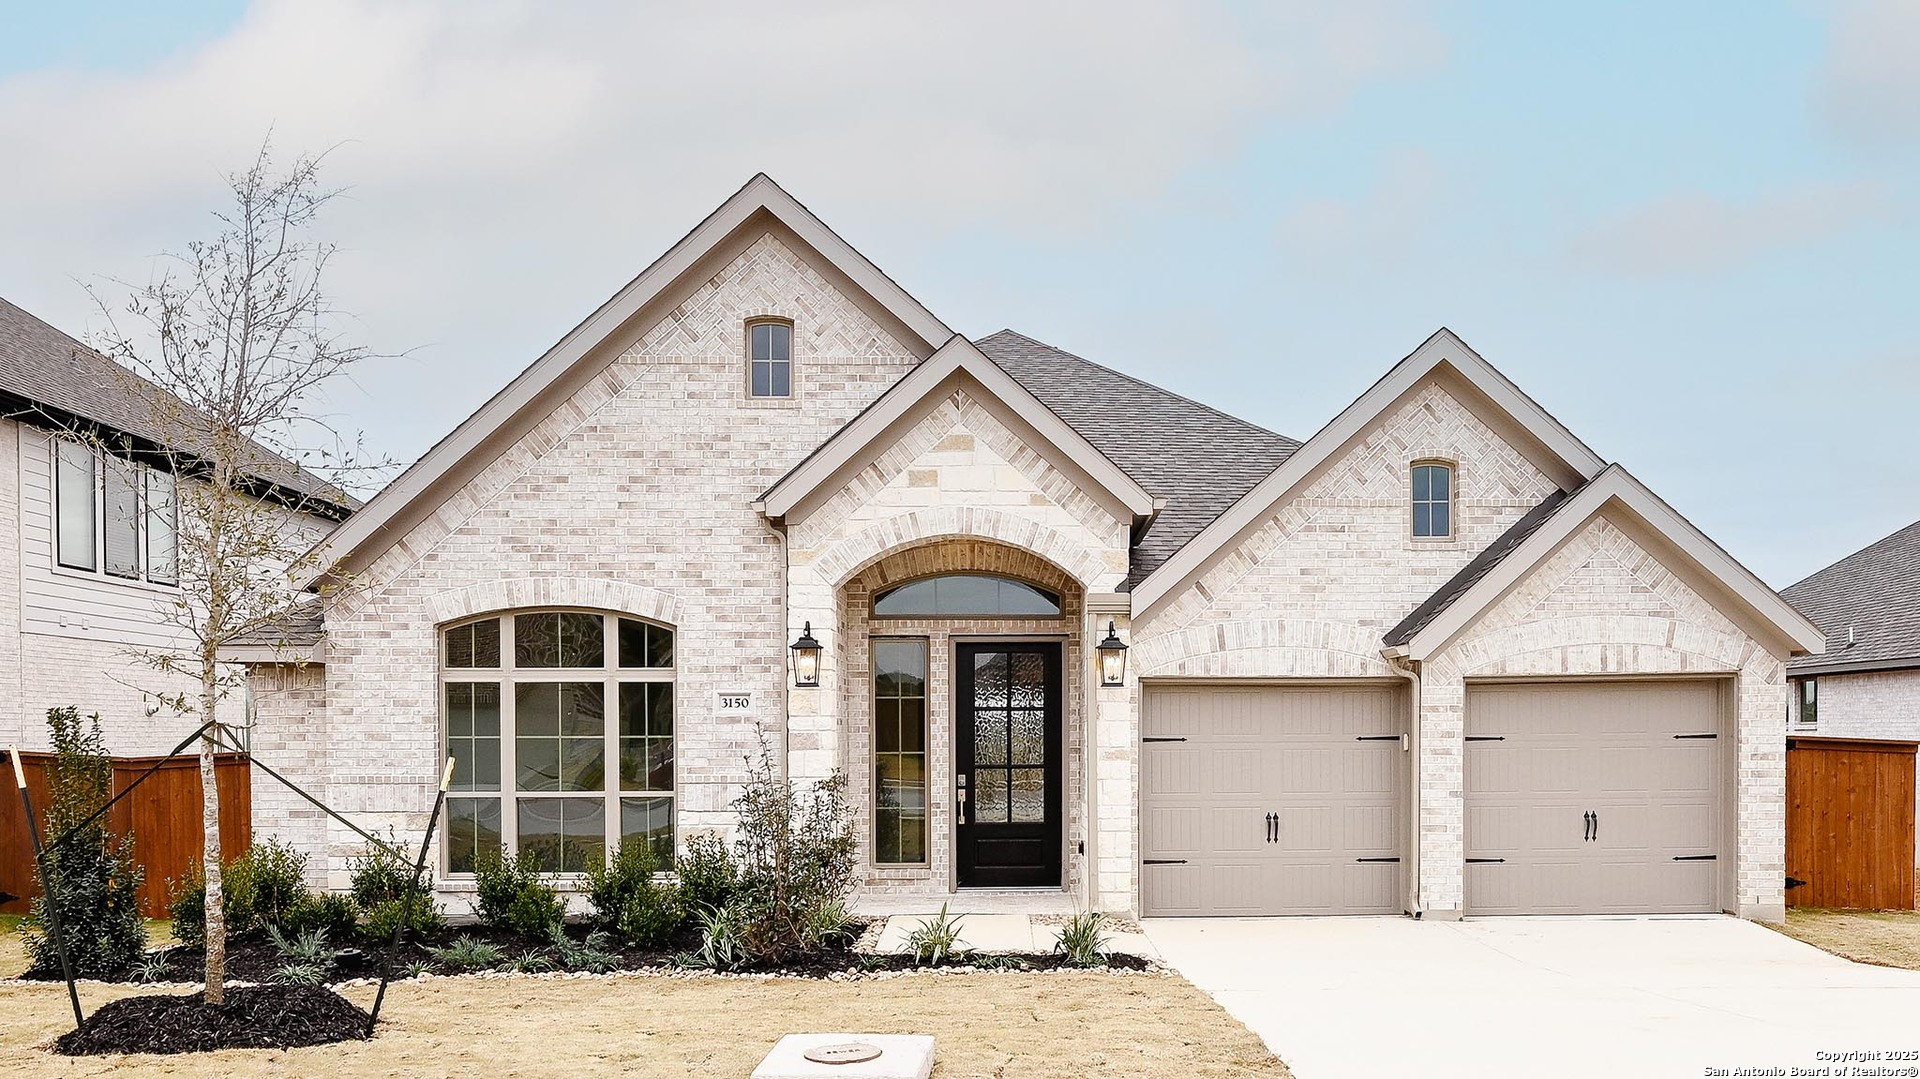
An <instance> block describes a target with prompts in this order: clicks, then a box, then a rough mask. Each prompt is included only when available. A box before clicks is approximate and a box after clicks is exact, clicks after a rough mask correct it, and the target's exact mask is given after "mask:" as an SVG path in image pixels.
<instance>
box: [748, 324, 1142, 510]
mask: <svg viewBox="0 0 1920 1079" xmlns="http://www.w3.org/2000/svg"><path fill="white" fill-rule="evenodd" d="M960 373H965V374H966V375H967V376H968V377H970V378H972V379H973V380H974V381H975V382H976V383H978V384H979V385H980V386H981V388H982V389H984V390H985V391H986V392H988V393H990V394H992V395H993V396H994V397H995V398H996V399H998V400H999V401H1001V402H1002V403H1003V404H1005V405H1007V406H1008V407H1010V408H1012V409H1013V410H1014V412H1015V413H1017V414H1018V415H1019V416H1020V418H1021V419H1022V420H1024V421H1026V423H1027V424H1028V425H1029V426H1031V427H1032V428H1033V429H1034V430H1035V431H1036V432H1038V433H1039V435H1040V437H1041V438H1043V439H1045V440H1046V441H1047V442H1049V443H1051V444H1052V445H1053V447H1054V448H1055V449H1057V450H1059V451H1060V452H1061V453H1063V454H1065V455H1066V456H1067V458H1068V459H1069V460H1071V461H1072V462H1073V463H1074V464H1075V465H1077V466H1079V467H1080V469H1081V470H1082V471H1084V472H1086V473H1087V475H1088V476H1090V477H1091V478H1092V479H1093V481H1094V482H1095V483H1097V484H1099V485H1100V487H1101V488H1102V489H1103V490H1105V491H1106V492H1107V493H1108V494H1109V495H1111V496H1113V498H1114V499H1116V500H1117V501H1118V502H1119V503H1120V504H1121V505H1123V506H1125V507H1126V508H1127V509H1128V510H1129V511H1131V512H1132V513H1133V515H1134V517H1135V518H1136V519H1137V520H1144V519H1146V518H1149V517H1151V516H1153V513H1154V511H1155V509H1156V508H1158V507H1157V504H1156V502H1155V499H1154V497H1153V495H1151V494H1149V493H1148V492H1147V490H1146V488H1144V487H1142V486H1141V485H1140V484H1139V483H1137V482H1136V481H1135V480H1134V479H1133V477H1132V476H1130V475H1128V474H1127V472H1126V470H1124V469H1122V468H1121V467H1120V466H1119V465H1117V464H1115V463H1114V462H1113V461H1112V460H1111V459H1109V458H1108V457H1107V456H1106V454H1104V453H1102V452H1101V451H1100V449H1099V448H1098V447H1096V446H1095V445H1094V444H1093V443H1092V442H1091V441H1089V440H1088V439H1087V437H1086V436H1085V435H1084V434H1083V433H1082V432H1081V431H1080V430H1078V429H1077V428H1075V427H1074V426H1073V425H1072V424H1069V423H1068V422H1067V421H1066V420H1064V419H1062V418H1061V417H1060V416H1059V414H1057V413H1055V412H1054V411H1053V409H1051V408H1049V407H1048V406H1047V405H1046V403H1045V402H1043V401H1042V400H1041V399H1040V398H1039V397H1037V396H1035V395H1034V393H1033V392H1032V391H1031V390H1028V389H1027V388H1026V387H1025V386H1024V385H1022V384H1021V383H1020V382H1019V381H1018V380H1016V379H1015V378H1014V377H1013V376H1011V375H1009V374H1008V373H1007V372H1006V371H1004V370H1002V369H1001V368H1000V366H999V365H998V364H995V363H994V362H993V361H991V360H989V359H988V358H987V357H986V355H985V354H984V353H982V352H981V351H980V349H979V348H977V347H976V346H975V345H974V343H973V342H971V341H969V340H967V339H966V338H964V337H962V336H960V335H959V334H954V335H953V337H952V338H951V339H950V340H948V341H947V343H946V344H944V345H942V346H941V347H940V350H939V351H938V352H935V353H934V354H933V355H932V356H931V357H929V358H928V359H927V360H925V361H924V362H922V363H920V364H919V365H917V366H916V367H914V369H913V370H911V371H909V372H907V374H906V376H905V377H904V378H902V379H900V381H898V382H895V383H894V384H893V385H891V386H889V387H887V389H886V392H884V393H882V394H881V395H880V397H879V398H878V399H877V400H875V401H874V402H873V404H871V405H868V406H867V407H866V409H864V410H863V411H862V412H861V413H860V414H859V415H857V416H855V417H854V418H853V419H851V420H849V421H847V424H846V425H845V426H844V427H842V428H840V429H839V430H838V431H835V432H834V433H833V436H832V437H831V438H829V439H827V440H826V441H825V442H823V443H821V444H820V446H819V448H817V449H815V450H814V451H813V453H812V454H810V455H808V457H807V458H806V460H804V461H801V462H800V463H799V464H798V465H796V466H795V467H794V469H793V470H792V471H791V472H788V473H787V474H786V475H785V476H783V477H781V478H780V480H779V482H777V483H775V484H774V485H773V486H772V487H769V488H767V491H766V493H765V494H763V495H761V496H760V498H759V499H758V501H756V502H755V508H756V509H758V510H760V512H762V513H764V514H766V515H767V516H768V517H770V518H779V517H785V516H786V515H787V514H789V513H791V512H792V511H793V509H794V507H796V506H798V505H799V504H800V503H801V502H803V501H805V500H806V499H807V498H808V497H809V496H811V495H812V494H813V493H814V492H816V491H818V490H819V489H820V488H821V487H822V486H823V485H825V484H826V483H827V482H828V481H829V480H830V479H831V478H832V477H833V476H834V475H835V474H836V473H838V472H839V471H840V470H841V469H842V468H844V467H846V466H847V465H848V464H850V463H852V462H853V461H854V460H855V459H856V458H857V457H858V456H859V455H860V453H861V451H863V450H865V449H866V448H867V447H869V446H871V445H872V444H873V443H874V442H875V441H876V440H878V439H879V438H881V437H882V435H883V434H884V432H886V430H887V429H888V428H889V427H891V426H892V425H893V424H894V423H895V422H897V421H898V420H900V419H901V418H902V417H903V416H905V415H906V414H907V413H908V411H909V410H911V409H912V408H913V407H914V406H915V405H917V404H919V403H920V402H921V401H923V400H925V399H926V398H927V397H928V396H929V395H931V394H934V393H937V392H939V391H940V387H941V386H942V385H944V384H945V383H946V381H947V379H948V378H949V377H951V376H953V375H955V374H960Z"/></svg>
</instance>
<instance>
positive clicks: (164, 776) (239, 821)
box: [0, 749, 253, 918]
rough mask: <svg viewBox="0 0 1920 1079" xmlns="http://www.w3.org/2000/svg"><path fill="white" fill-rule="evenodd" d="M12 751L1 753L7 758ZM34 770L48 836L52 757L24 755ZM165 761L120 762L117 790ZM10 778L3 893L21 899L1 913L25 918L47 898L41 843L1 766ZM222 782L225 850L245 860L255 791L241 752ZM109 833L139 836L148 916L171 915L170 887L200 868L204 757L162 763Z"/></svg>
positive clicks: (3, 813)
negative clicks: (36, 846) (37, 868)
mask: <svg viewBox="0 0 1920 1079" xmlns="http://www.w3.org/2000/svg"><path fill="white" fill-rule="evenodd" d="M4 756H5V750H4V749H0V757H4ZM20 756H21V759H22V760H23V761H24V763H25V765H26V773H27V790H28V791H29V792H31V793H32V794H33V808H34V811H35V813H37V814H38V815H39V817H40V827H41V836H42V838H43V839H46V840H49V841H50V840H51V839H52V838H53V837H52V836H49V835H47V834H46V831H45V830H46V819H47V818H46V813H47V802H48V800H49V797H48V787H47V781H48V765H49V764H50V763H51V762H52V761H53V755H52V754H50V753H22V754H21V755H20ZM162 759H163V758H160V757H115V758H114V759H113V791H114V793H115V794H118V793H120V792H121V791H123V790H125V789H127V787H128V786H130V785H131V784H132V783H133V781H134V780H136V779H138V778H139V777H140V775H141V774H142V773H144V772H145V771H146V770H147V769H148V768H151V767H153V765H154V764H155V763H157V762H159V761H161V760H162ZM0 772H5V773H6V782H5V784H4V786H5V788H6V789H5V792H4V793H3V794H0V892H11V893H12V894H14V895H15V896H18V897H19V898H17V899H14V900H11V901H9V902H6V903H0V914H25V913H26V912H27V909H28V906H29V903H28V901H29V900H30V899H31V898H32V897H33V896H35V895H38V894H39V892H40V888H39V884H38V882H37V880H36V879H35V875H34V870H33V841H32V839H31V838H30V837H29V836H28V834H27V821H26V817H25V815H24V814H23V813H22V812H21V807H20V792H19V790H18V789H17V788H16V787H15V786H14V785H13V775H12V769H11V767H10V766H9V765H0ZM214 776H215V779H216V782H218V783H219V785H220V849H221V850H223V851H225V852H226V853H227V856H228V857H229V858H231V857H232V856H234V855H236V854H238V853H239V852H241V851H243V850H245V849H247V846H248V845H249V844H250V843H252V842H253V785H252V781H251V777H250V775H249V769H248V767H247V760H246V758H245V757H242V756H240V755H238V754H225V753H223V754H221V755H220V756H219V758H218V759H217V760H216V763H215V769H214ZM107 827H108V828H110V829H111V830H112V831H113V832H114V833H116V834H118V835H127V834H131V835H132V836H133V857H134V860H135V861H136V862H138V863H139V864H141V865H143V866H145V867H146V870H147V879H146V882H145V883H144V884H142V885H141V886H140V910H141V913H143V914H145V915H146V916H147V917H149V918H164V917H166V916H167V898H168V897H167V885H168V882H169V881H172V880H178V879H181V878H183V877H185V876H187V875H188V874H189V873H192V872H193V870H194V869H195V867H197V866H198V865H199V864H200V849H201V842H200V760H199V758H198V757H197V756H186V757H176V758H174V759H173V760H170V761H167V762H166V763H164V764H161V765H160V770H159V771H157V772H155V773H154V774H153V775H151V776H149V777H148V778H147V781H146V782H144V783H142V784H140V786H138V787H136V788H134V791H133V793H132V794H129V795H127V796H126V798H124V799H122V800H121V801H120V802H119V804H117V805H115V806H114V807H113V809H112V810H111V811H110V812H109V813H108V814H107Z"/></svg>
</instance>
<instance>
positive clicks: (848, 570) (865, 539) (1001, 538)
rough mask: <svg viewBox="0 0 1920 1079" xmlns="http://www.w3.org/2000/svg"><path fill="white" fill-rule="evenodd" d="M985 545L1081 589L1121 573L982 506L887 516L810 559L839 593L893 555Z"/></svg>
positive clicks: (1053, 534)
mask: <svg viewBox="0 0 1920 1079" xmlns="http://www.w3.org/2000/svg"><path fill="white" fill-rule="evenodd" d="M956 539H959V540H964V539H976V540H986V541H988V542H989V543H991V544H993V545H996V546H999V547H1010V548H1016V549H1019V550H1023V551H1027V552H1030V553H1031V554H1033V555H1034V556H1036V557H1038V558H1039V559H1041V560H1042V561H1044V562H1047V563H1051V564H1052V565H1054V566H1057V567H1059V568H1060V569H1061V570H1062V571H1064V572H1065V573H1066V574H1068V575H1069V576H1071V577H1072V578H1073V580H1074V581H1075V582H1076V583H1077V584H1078V585H1079V586H1080V587H1081V588H1083V589H1086V590H1088V591H1098V590H1102V589H1108V588H1113V587H1116V586H1118V585H1119V583H1120V581H1121V579H1122V578H1123V577H1124V576H1125V570H1124V568H1121V569H1115V568H1112V567H1109V566H1108V565H1107V564H1106V562H1105V560H1103V559H1102V558H1101V557H1100V555H1099V553H1097V552H1094V551H1090V550H1088V549H1087V547H1086V545H1085V544H1084V543H1082V542H1080V541H1078V540H1074V539H1071V538H1069V537H1067V536H1066V535H1064V534H1062V533H1060V532H1058V531H1055V530H1054V529H1052V528H1049V527H1047V526H1046V525H1043V524H1040V523H1039V522H1037V521H1033V520H1030V519H1028V518H1025V517H1019V516H1016V515H1014V514H1011V513H1006V512H1003V511H1001V510H995V509H989V508H986V507H981V506H936V507H931V508H928V509H923V510H915V511H913V512H912V513H903V514H899V515H897V516H894V517H889V518H887V519H885V520H883V521H876V522H875V523H873V524H870V525H868V526H867V527H865V528H863V529H861V530H860V531H858V532H855V533H854V534H853V535H850V536H847V537H845V538H844V539H841V540H839V541H838V542H836V543H834V544H833V545H832V546H830V547H828V548H827V549H826V550H824V551H822V552H820V554H819V555H818V556H817V557H816V558H815V559H814V560H813V568H814V570H815V572H817V573H818V574H819V575H820V578H821V579H822V580H824V581H827V582H829V583H831V584H832V585H833V587H835V588H839V587H841V586H843V585H845V584H846V582H847V581H848V579H849V578H851V577H852V576H853V575H854V574H855V573H858V572H860V571H861V570H863V569H865V568H866V567H867V566H870V565H872V564H874V563H876V562H878V561H880V560H881V559H883V558H885V557H887V556H889V555H891V554H894V553H895V552H899V551H903V550H908V549H913V548H919V547H922V546H924V545H927V544H932V543H939V542H942V541H946V540H956Z"/></svg>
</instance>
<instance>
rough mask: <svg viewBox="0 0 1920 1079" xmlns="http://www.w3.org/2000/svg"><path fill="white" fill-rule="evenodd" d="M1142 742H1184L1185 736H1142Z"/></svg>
mask: <svg viewBox="0 0 1920 1079" xmlns="http://www.w3.org/2000/svg"><path fill="white" fill-rule="evenodd" d="M1140 740H1141V741H1142V742H1184V741H1186V739H1185V738H1142V739H1140Z"/></svg>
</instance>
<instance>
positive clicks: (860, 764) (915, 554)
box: [796, 540, 1091, 904]
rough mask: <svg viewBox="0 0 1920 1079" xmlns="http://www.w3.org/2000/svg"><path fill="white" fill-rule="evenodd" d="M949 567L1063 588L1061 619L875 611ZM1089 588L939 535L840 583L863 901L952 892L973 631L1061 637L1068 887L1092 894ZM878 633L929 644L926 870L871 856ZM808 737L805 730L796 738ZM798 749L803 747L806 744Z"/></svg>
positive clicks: (847, 735)
mask: <svg viewBox="0 0 1920 1079" xmlns="http://www.w3.org/2000/svg"><path fill="white" fill-rule="evenodd" d="M945 573H989V574H995V575H999V576H1006V577H1013V578H1016V579H1018V580H1023V581H1027V582H1029V583H1031V584H1036V585H1039V586H1040V587H1042V588H1045V589H1048V590H1050V591H1053V592H1057V593H1059V594H1060V596H1061V616H1060V617H1059V618H1020V619H1013V618H912V619H906V618H886V619H875V618H873V617H872V613H871V612H872V604H873V597H874V595H875V594H877V593H879V592H881V591H883V590H885V589H886V588H888V587H890V586H892V585H894V584H898V583H900V582H903V581H909V580H914V579H916V578H921V577H929V576H934V575H937V574H945ZM1082 606H1083V603H1082V593H1081V589H1080V586H1079V585H1078V583H1077V582H1075V581H1074V579H1073V578H1072V577H1071V576H1069V575H1068V574H1067V573H1066V572H1065V571H1063V570H1061V569H1060V568H1059V567H1057V566H1054V565H1052V564H1051V563H1048V562H1046V561H1045V560H1043V559H1041V558H1040V557H1039V556H1037V555H1035V554H1033V553H1031V552H1029V551H1023V550H1019V549H1017V548H1013V547H1006V546H1003V545H1001V544H997V543H988V542H985V541H981V540H949V541H934V542H932V543H929V544H927V545H925V546H921V547H914V548H909V549H907V550H905V551H900V552H897V553H895V554H893V555H891V556H889V557H887V558H883V559H881V560H880V561H879V562H876V563H874V564H873V565H871V566H869V567H868V568H867V569H866V570H864V571H863V572H861V573H858V574H855V575H854V577H853V578H852V579H850V580H849V581H848V582H847V583H846V585H845V587H843V588H842V589H841V605H840V619H839V621H840V625H841V626H842V627H843V632H842V633H841V635H840V641H841V644H840V647H839V649H838V650H837V651H838V653H839V654H838V663H839V665H840V667H841V669H842V670H844V671H845V672H846V677H845V679H844V680H843V682H842V691H841V694H840V700H839V713H840V716H841V717H842V718H841V738H840V740H841V745H842V746H843V747H844V750H845V758H844V761H843V764H842V767H844V768H845V770H846V772H847V775H848V777H849V779H850V781H851V782H850V784H849V792H848V793H849V796H850V798H851V799H852V801H853V804H854V806H855V807H856V808H857V810H858V811H859V812H860V814H861V821H860V825H859V836H860V845H861V852H860V860H861V863H862V865H864V866H865V867H866V868H865V878H864V880H863V881H862V884H861V889H860V893H861V894H860V896H859V898H860V900H862V901H864V902H867V903H869V904H871V903H874V902H876V901H879V900H881V899H882V898H883V897H891V898H901V897H908V896H924V897H926V898H927V899H929V900H930V901H931V902H932V903H935V904H937V903H939V902H940V901H941V900H942V899H944V898H946V897H949V896H951V895H952V893H953V890H954V883H955V880H956V869H955V866H954V860H953V854H954V824H955V821H954V808H955V799H954V793H953V792H954V784H953V776H954V757H953V755H954V745H953V735H954V724H955V719H956V717H955V714H954V707H955V702H956V697H955V695H954V694H955V691H956V683H955V680H954V672H953V657H954V644H955V642H956V641H957V640H960V639H963V638H968V637H973V638H979V637H989V636H997V637H1007V636H1021V637H1032V638H1045V639H1052V640H1059V641H1061V680H1062V683H1063V684H1062V687H1061V689H1062V702H1061V704H1062V708H1061V723H1062V730H1061V737H1062V748H1063V750H1064V752H1065V755H1066V756H1065V759H1064V760H1063V761H1062V762H1061V770H1060V778H1061V782H1062V785H1063V790H1062V792H1061V805H1062V808H1063V809H1064V810H1065V812H1066V818H1067V819H1066V820H1065V821H1064V822H1063V826H1064V831H1063V833H1062V845H1061V857H1062V867H1061V869H1062V876H1063V890H1065V891H1067V892H1070V893H1072V894H1074V895H1081V894H1083V893H1084V885H1085V875H1086V874H1085V869H1084V865H1085V859H1084V858H1083V857H1082V856H1081V855H1080V854H1079V853H1078V849H1079V844H1080V843H1081V842H1083V841H1084V840H1085V839H1086V837H1087V823H1086V773H1087V762H1086V722H1085V718H1084V717H1085V703H1084V698H1085V695H1086V686H1085V685H1084V681H1085V680H1084V678H1082V677H1081V672H1082V671H1084V670H1085V669H1086V668H1087V665H1088V664H1089V663H1091V660H1090V659H1089V658H1088V656H1087V654H1086V651H1085V648H1084V646H1083V641H1084V637H1083V636H1082V625H1083V622H1084V619H1083V618H1082V617H1081V615H1082ZM874 637H920V638H924V639H925V640H926V642H927V657H928V677H927V776H928V797H929V802H928V807H927V808H928V813H927V852H928V856H929V857H928V862H927V864H926V865H925V866H879V865H875V864H874V863H873V861H872V857H871V850H872V825H873V817H872V814H871V812H870V810H868V809H867V807H869V806H871V805H872V804H873V764H872V755H871V754H872V749H873V741H872V737H871V723H872V714H873V708H872V705H873V702H872V663H871V660H872V651H871V649H870V648H869V643H870V641H871V640H872V639H873V638H874ZM800 737H804V736H803V735H796V738H800ZM796 748H801V746H800V745H797V746H796Z"/></svg>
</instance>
